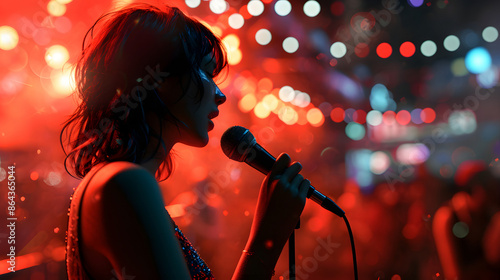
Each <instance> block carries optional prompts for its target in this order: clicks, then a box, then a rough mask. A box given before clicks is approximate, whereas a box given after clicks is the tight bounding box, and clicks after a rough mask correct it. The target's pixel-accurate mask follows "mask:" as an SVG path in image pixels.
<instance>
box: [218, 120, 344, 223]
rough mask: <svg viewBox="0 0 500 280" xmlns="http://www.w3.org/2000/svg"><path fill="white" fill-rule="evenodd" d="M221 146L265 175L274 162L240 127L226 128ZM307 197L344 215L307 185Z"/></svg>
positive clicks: (331, 201)
mask: <svg viewBox="0 0 500 280" xmlns="http://www.w3.org/2000/svg"><path fill="white" fill-rule="evenodd" d="M220 142H221V143H220V144H221V148H222V151H223V152H224V154H225V155H226V156H227V157H228V158H230V159H232V160H235V161H240V162H246V163H247V164H248V165H250V166H251V167H253V168H255V169H257V170H258V171H260V172H262V173H264V175H267V174H268V173H269V172H271V169H272V167H273V165H274V163H275V162H276V158H275V157H273V156H272V155H271V154H270V153H268V152H267V151H266V150H265V149H264V148H262V146H261V145H259V144H258V143H257V141H256V140H255V137H254V136H253V135H252V133H251V132H250V131H249V130H248V129H246V128H244V127H242V126H233V127H230V128H228V129H227V130H226V131H225V132H224V134H222V138H221V141H220ZM307 198H310V199H311V200H312V201H314V202H316V203H318V204H319V205H321V207H323V208H325V209H326V210H328V211H330V212H332V213H334V214H336V215H337V216H339V217H344V216H345V212H344V210H342V209H341V208H340V207H339V206H338V205H337V204H335V202H333V200H331V199H330V198H329V197H327V196H325V195H324V194H322V193H320V192H319V191H317V190H316V189H315V188H314V187H313V186H309V191H308V192H307Z"/></svg>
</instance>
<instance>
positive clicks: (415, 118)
mask: <svg viewBox="0 0 500 280" xmlns="http://www.w3.org/2000/svg"><path fill="white" fill-rule="evenodd" d="M421 114H422V109H420V108H416V109H413V110H412V111H411V121H412V122H413V123H414V124H421V123H423V121H422V118H421V117H420V115H421Z"/></svg>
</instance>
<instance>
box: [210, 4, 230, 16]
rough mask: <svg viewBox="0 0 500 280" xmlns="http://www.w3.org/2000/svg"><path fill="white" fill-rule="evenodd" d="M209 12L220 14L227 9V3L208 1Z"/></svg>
mask: <svg viewBox="0 0 500 280" xmlns="http://www.w3.org/2000/svg"><path fill="white" fill-rule="evenodd" d="M209 7H210V11H212V13H214V14H218V15H219V14H222V13H224V12H225V11H226V10H227V9H229V3H227V2H226V1H225V0H210V4H209Z"/></svg>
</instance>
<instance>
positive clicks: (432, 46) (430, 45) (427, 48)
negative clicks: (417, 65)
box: [420, 40, 437, 57]
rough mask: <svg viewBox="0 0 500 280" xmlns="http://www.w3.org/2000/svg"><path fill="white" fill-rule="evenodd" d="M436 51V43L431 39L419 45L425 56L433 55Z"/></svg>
mask: <svg viewBox="0 0 500 280" xmlns="http://www.w3.org/2000/svg"><path fill="white" fill-rule="evenodd" d="M436 51H437V45H436V43H434V42H433V41H431V40H427V41H425V42H423V43H422V45H420V52H421V53H422V54H423V55H424V56H427V57H431V56H433V55H434V54H435V53H436Z"/></svg>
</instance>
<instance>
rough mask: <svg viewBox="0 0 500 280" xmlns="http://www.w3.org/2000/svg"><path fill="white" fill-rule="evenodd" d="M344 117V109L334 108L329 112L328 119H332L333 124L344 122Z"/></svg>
mask: <svg viewBox="0 0 500 280" xmlns="http://www.w3.org/2000/svg"><path fill="white" fill-rule="evenodd" d="M344 116H345V113H344V109H342V108H338V107H337V108H334V109H333V110H332V111H331V112H330V118H331V119H332V121H334V122H337V123H339V122H342V121H343V120H344Z"/></svg>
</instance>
